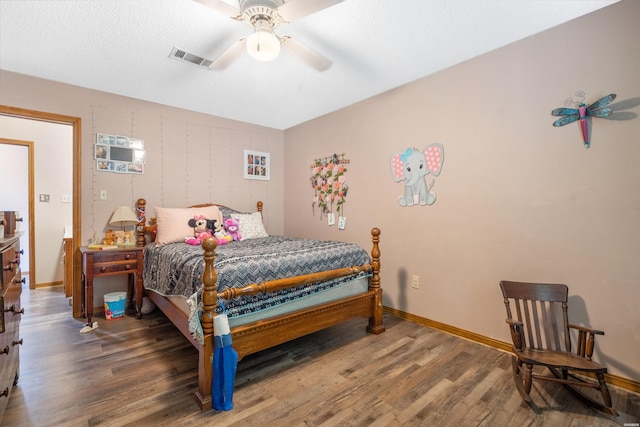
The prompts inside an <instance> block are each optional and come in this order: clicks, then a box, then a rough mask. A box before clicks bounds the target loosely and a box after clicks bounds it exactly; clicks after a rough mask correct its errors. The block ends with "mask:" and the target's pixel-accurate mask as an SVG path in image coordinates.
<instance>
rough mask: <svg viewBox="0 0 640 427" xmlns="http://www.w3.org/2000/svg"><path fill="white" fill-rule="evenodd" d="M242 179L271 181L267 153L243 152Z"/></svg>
mask: <svg viewBox="0 0 640 427" xmlns="http://www.w3.org/2000/svg"><path fill="white" fill-rule="evenodd" d="M243 163H244V178H245V179H257V180H261V181H269V180H270V179H271V162H270V159H269V153H265V152H262V151H253V150H244V162H243Z"/></svg>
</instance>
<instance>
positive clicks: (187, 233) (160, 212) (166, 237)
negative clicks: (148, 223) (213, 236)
mask: <svg viewBox="0 0 640 427" xmlns="http://www.w3.org/2000/svg"><path fill="white" fill-rule="evenodd" d="M153 210H154V211H155V214H156V221H157V224H158V234H157V236H156V243H158V244H159V245H163V244H165V243H173V242H184V239H185V238H186V237H191V236H193V228H192V227H189V224H188V223H189V219H191V218H193V217H194V216H197V215H204V217H205V218H206V219H215V220H216V221H218V222H219V223H222V212H220V209H218V207H217V206H207V207H205V208H182V209H180V208H158V207H154V208H153Z"/></svg>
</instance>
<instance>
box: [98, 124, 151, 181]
mask: <svg viewBox="0 0 640 427" xmlns="http://www.w3.org/2000/svg"><path fill="white" fill-rule="evenodd" d="M93 157H94V159H95V160H96V170H98V171H101V172H115V173H121V174H127V173H128V174H136V175H141V174H143V173H144V164H145V163H146V162H147V152H146V151H145V149H144V140H142V139H136V138H128V137H126V136H122V135H109V134H105V133H97V134H96V144H95V150H94V156H93Z"/></svg>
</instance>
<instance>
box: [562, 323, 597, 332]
mask: <svg viewBox="0 0 640 427" xmlns="http://www.w3.org/2000/svg"><path fill="white" fill-rule="evenodd" d="M568 326H569V327H570V328H572V329H577V330H578V331H584V332H586V333H588V334H597V335H604V331H599V330H597V329H591V328H587V327H586V326H581V325H574V324H572V323H569V325H568Z"/></svg>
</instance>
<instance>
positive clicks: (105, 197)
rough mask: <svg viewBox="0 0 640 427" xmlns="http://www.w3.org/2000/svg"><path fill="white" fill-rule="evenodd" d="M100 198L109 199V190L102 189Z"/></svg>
mask: <svg viewBox="0 0 640 427" xmlns="http://www.w3.org/2000/svg"><path fill="white" fill-rule="evenodd" d="M100 200H107V190H100Z"/></svg>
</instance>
